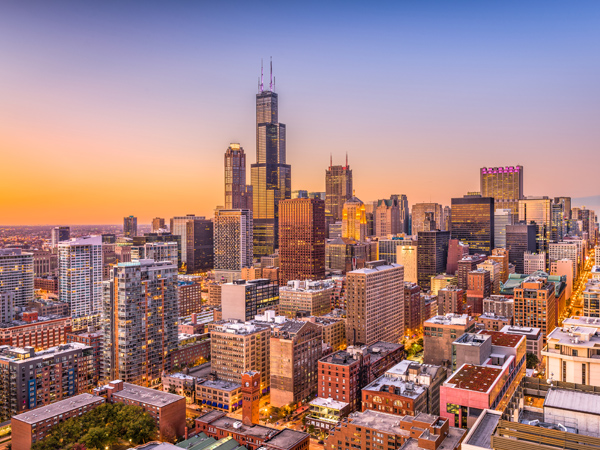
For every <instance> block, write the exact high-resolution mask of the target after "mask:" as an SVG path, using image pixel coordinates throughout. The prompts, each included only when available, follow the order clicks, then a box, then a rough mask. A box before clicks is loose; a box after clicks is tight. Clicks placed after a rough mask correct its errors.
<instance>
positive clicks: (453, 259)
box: [446, 239, 469, 275]
mask: <svg viewBox="0 0 600 450" xmlns="http://www.w3.org/2000/svg"><path fill="white" fill-rule="evenodd" d="M468 254H469V246H468V245H466V244H464V243H462V242H460V241H459V240H458V239H450V240H449V241H448V263H447V264H446V273H447V274H448V275H454V274H455V273H456V271H457V270H458V262H459V261H460V260H461V259H463V258H464V257H465V256H467V255H468Z"/></svg>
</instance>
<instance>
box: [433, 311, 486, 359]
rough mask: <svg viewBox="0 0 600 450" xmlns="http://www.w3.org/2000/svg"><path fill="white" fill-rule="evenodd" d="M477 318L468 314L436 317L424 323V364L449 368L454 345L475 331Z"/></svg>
mask: <svg viewBox="0 0 600 450" xmlns="http://www.w3.org/2000/svg"><path fill="white" fill-rule="evenodd" d="M475 322H476V321H475V318H473V317H470V316H468V315H467V314H446V315H443V316H442V315H438V316H434V317H432V318H431V319H428V320H426V321H425V322H424V323H423V362H424V363H425V364H433V365H436V366H445V367H448V366H449V365H450V363H451V362H452V343H453V342H454V341H455V340H456V338H457V337H460V336H462V335H463V334H465V333H467V332H470V331H473V330H474V329H475Z"/></svg>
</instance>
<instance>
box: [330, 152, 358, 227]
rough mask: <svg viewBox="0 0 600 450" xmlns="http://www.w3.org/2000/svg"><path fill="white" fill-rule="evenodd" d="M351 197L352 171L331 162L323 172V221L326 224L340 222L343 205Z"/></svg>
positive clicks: (346, 166)
mask: <svg viewBox="0 0 600 450" xmlns="http://www.w3.org/2000/svg"><path fill="white" fill-rule="evenodd" d="M350 197H352V169H350V166H348V161H347V160H346V165H345V166H334V165H333V164H332V163H331V162H330V164H329V168H328V169H327V171H326V172H325V220H326V221H327V224H328V225H329V224H331V223H335V222H339V221H340V220H342V211H343V209H344V203H346V200H349V199H350Z"/></svg>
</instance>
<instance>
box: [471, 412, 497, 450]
mask: <svg viewBox="0 0 600 450" xmlns="http://www.w3.org/2000/svg"><path fill="white" fill-rule="evenodd" d="M501 417H502V415H501V414H499V413H498V414H496V413H495V412H490V411H484V412H483V414H482V415H481V416H480V417H479V419H478V423H476V424H475V425H474V426H473V428H471V431H470V432H469V435H468V436H467V440H466V443H467V444H469V445H474V446H477V447H482V448H489V449H491V448H492V442H491V441H492V434H493V433H494V430H495V429H496V426H498V422H500V418H501Z"/></svg>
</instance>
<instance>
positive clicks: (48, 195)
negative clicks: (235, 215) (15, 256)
mask: <svg viewBox="0 0 600 450" xmlns="http://www.w3.org/2000/svg"><path fill="white" fill-rule="evenodd" d="M33 3H35V4H36V6H37V7H36V8H28V7H25V6H23V5H20V4H17V3H10V4H4V5H2V6H1V7H0V11H1V12H2V14H0V29H2V32H1V33H2V35H3V36H4V37H5V39H4V41H5V42H14V45H12V46H11V47H10V48H9V47H3V48H0V54H1V55H2V56H3V60H4V61H5V67H9V68H10V70H6V71H5V72H4V73H3V79H4V82H3V83H0V95H2V97H3V99H4V100H3V106H2V107H0V118H1V119H2V120H0V148H2V149H3V152H2V154H3V161H4V162H5V164H6V167H8V168H9V169H10V170H8V171H6V173H5V174H4V176H3V177H2V178H1V179H0V189H1V191H2V192H3V195H2V196H1V197H0V211H2V213H1V214H0V225H9V226H10V225H27V224H32V225H33V224H62V223H65V224H108V223H110V224H113V223H119V222H120V221H121V220H122V217H124V216H128V215H130V214H133V215H135V216H137V217H138V218H139V222H140V224H146V223H149V222H150V220H151V219H152V218H153V217H155V216H157V215H158V216H161V217H174V216H179V215H183V214H187V213H190V212H193V213H195V214H197V215H203V216H206V217H212V215H213V211H214V208H215V207H216V206H218V205H223V204H224V198H223V192H222V189H220V188H219V189H215V188H214V187H215V186H219V187H220V186H222V174H223V151H224V150H225V149H226V148H227V146H228V145H229V144H230V143H231V142H239V143H240V145H241V146H242V147H244V148H245V150H246V152H247V154H248V155H254V154H255V151H256V148H255V145H254V142H255V139H256V138H255V122H254V117H253V116H254V114H255V113H254V111H253V110H254V107H255V102H254V96H255V94H256V92H257V84H256V83H257V78H258V76H259V74H260V59H261V58H262V59H264V60H265V61H266V62H268V58H269V57H270V56H271V55H272V56H273V64H274V72H275V73H276V75H277V84H276V88H275V90H276V92H278V93H279V94H281V96H282V97H281V99H282V102H283V103H282V104H281V105H280V108H281V117H280V120H281V121H282V122H283V123H286V124H288V126H289V127H290V128H289V129H290V132H289V135H288V136H287V163H288V164H290V165H291V166H292V168H293V176H292V190H297V189H306V190H308V191H325V171H326V169H327V167H328V165H329V161H330V159H329V158H330V154H331V153H333V163H334V164H342V163H343V161H344V158H345V154H346V152H348V154H349V158H350V161H351V162H352V167H353V169H354V175H353V176H354V180H353V181H354V187H355V189H356V193H357V196H358V197H359V198H361V199H362V200H363V201H372V200H377V199H382V198H389V196H390V195H391V194H406V195H407V197H408V203H409V205H410V206H412V205H414V204H415V203H418V202H430V201H431V202H438V203H441V204H443V205H449V204H450V198H452V197H460V196H462V195H464V194H465V193H466V192H468V191H477V190H479V181H478V175H479V174H478V170H479V169H480V168H481V167H493V166H507V165H508V166H510V165H517V164H520V165H523V166H524V167H525V169H526V170H527V176H526V180H525V182H524V194H525V195H526V196H532V195H548V196H549V197H554V196H571V197H573V199H574V201H573V206H581V205H585V206H587V207H588V208H590V209H596V210H597V209H599V207H600V198H592V199H591V201H578V200H577V199H578V198H581V197H592V196H597V191H596V190H595V189H596V188H595V186H594V178H593V176H594V164H589V163H592V162H593V155H594V154H595V153H594V152H595V150H596V145H595V143H596V142H597V141H598V138H600V133H599V132H598V131H597V130H596V128H597V127H596V126H595V123H594V120H593V119H594V117H596V116H597V113H598V112H600V111H599V110H598V109H599V107H598V102H597V101H596V99H597V97H598V94H599V93H600V92H599V91H598V87H597V86H596V85H595V83H594V80H595V78H596V77H595V76H594V75H595V74H597V73H598V71H599V67H598V65H597V63H596V62H595V61H591V60H590V58H589V55H590V54H593V48H594V45H595V44H594V42H598V41H600V40H598V39H594V38H595V37H596V36H598V34H600V31H599V30H597V27H595V23H596V22H597V18H598V17H599V15H600V6H599V5H597V4H595V3H592V2H582V3H579V4H578V7H577V8H569V7H567V6H561V5H560V4H558V3H552V2H550V3H548V2H544V3H543V5H544V14H543V15H542V16H539V14H538V13H539V9H538V8H540V7H541V5H542V3H540V2H531V3H528V4H527V5H519V6H518V7H517V6H515V5H512V6H511V5H505V6H504V7H502V6H499V5H480V4H472V3H471V2H464V3H461V4H457V5H454V6H453V7H450V6H448V5H444V4H443V3H438V4H437V6H438V7H437V8H432V9H431V10H430V9H428V8H426V7H422V6H418V5H412V4H401V5H393V4H382V5H381V7H380V8H379V9H378V10H377V8H374V9H376V10H377V11H371V10H370V9H369V8H367V7H364V8H361V7H357V8H353V9H352V10H341V11H340V10H337V9H336V8H335V7H334V6H333V5H328V6H322V5H311V4H306V5H305V6H297V5H295V6H285V7H281V8H275V9H274V10H273V14H274V16H275V17H276V18H278V19H280V20H279V22H277V23H275V24H274V25H273V30H272V31H273V33H280V34H281V37H282V39H280V42H265V41H264V39H262V38H263V36H261V35H260V33H258V32H257V31H256V30H253V28H252V23H253V22H252V21H253V20H255V19H257V17H259V16H260V14H261V10H262V9H261V8H256V7H255V6H253V7H250V6H244V5H239V8H238V9H239V10H235V9H232V10H231V11H230V10H227V11H226V10H225V9H224V8H222V7H220V6H215V5H200V6H195V7H190V9H189V10H188V8H184V7H182V6H180V5H179V6H177V5H175V6H173V7H171V8H166V7H162V6H160V5H159V4H152V3H150V4H149V7H148V8H144V9H143V10H142V9H141V8H139V7H137V6H136V5H135V4H131V5H129V6H116V5H106V4H103V5H100V4H88V5H78V6H77V7H73V5H74V3H71V2H56V3H53V5H52V7H50V6H48V5H46V4H44V2H37V3H36V2H33ZM384 12H385V13H387V14H383V13H384ZM206 16H210V17H211V19H214V20H211V21H210V22H208V21H207V20H206ZM288 16H289V17H288ZM242 18H243V20H241V19H242ZM334 19H336V20H334ZM337 19H340V20H337ZM533 21H535V22H536V23H535V26H533V27H532V26H531V25H532V22H533ZM229 23H236V24H238V25H239V34H240V35H239V36H237V35H231V34H230V33H229V27H226V26H225V24H229ZM129 25H131V26H129ZM198 25H202V26H200V27H199V26H198ZM306 27H309V28H310V29H312V30H313V31H314V32H313V33H311V36H309V37H307V33H306ZM507 28H508V29H510V30H511V33H510V35H507V33H506V29H507ZM107 30H109V31H110V32H109V33H107ZM165 36H167V37H165ZM242 36H243V38H242ZM17 37H20V38H18V39H17ZM75 37H77V39H75ZM383 39H385V40H386V41H387V42H388V43H389V44H390V45H391V47H387V48H392V49H395V51H392V52H391V53H390V52H384V51H383V50H382V49H381V48H379V47H378V45H377V43H378V42H379V41H381V40H383ZM216 41H218V42H219V44H218V45H212V44H211V43H214V42H216ZM274 41H277V39H275V40H274ZM456 49H460V50H457V51H456V52H454V53H451V52H453V51H454V50H456ZM332 53H333V54H335V55H336V57H335V58H331V57H330V55H331V54H332ZM450 54H452V58H450V56H449V55H450ZM371 92H376V93H377V92H379V93H378V94H377V95H370V93H371ZM217 93H218V94H217ZM381 93H384V94H385V95H381ZM382 97H383V98H382ZM320 124H326V125H327V126H320ZM432 161H433V163H432ZM540 161H542V163H540ZM253 163H255V159H254V157H253V156H252V157H250V158H249V159H248V161H247V168H248V169H249V167H250V165H251V164H253ZM555 165H560V166H561V168H563V170H565V171H566V173H567V174H568V175H567V176H565V177H556V176H552V175H551V172H552V169H551V167H553V166H555ZM92 167H93V168H94V172H96V173H102V177H99V178H98V179H97V180H94V182H90V173H94V172H91V171H90V168H92ZM406 167H410V168H411V169H413V170H406ZM457 171H460V172H461V173H462V175H463V176H461V177H456V176H454V174H455V173H456V172H457ZM24 173H27V174H28V176H29V177H31V180H34V181H29V182H24V180H23V174H24ZM423 173H426V174H427V176H426V177H424V176H423ZM50 174H55V175H50ZM131 174H136V176H132V175H131ZM144 174H145V175H144ZM157 176H159V177H160V180H161V182H160V183H159V182H156V179H157V178H156V177H157ZM148 180H153V182H152V183H149V182H148ZM119 192H127V195H118V193H119ZM41 193H43V195H41Z"/></svg>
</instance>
